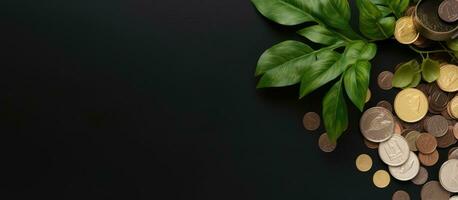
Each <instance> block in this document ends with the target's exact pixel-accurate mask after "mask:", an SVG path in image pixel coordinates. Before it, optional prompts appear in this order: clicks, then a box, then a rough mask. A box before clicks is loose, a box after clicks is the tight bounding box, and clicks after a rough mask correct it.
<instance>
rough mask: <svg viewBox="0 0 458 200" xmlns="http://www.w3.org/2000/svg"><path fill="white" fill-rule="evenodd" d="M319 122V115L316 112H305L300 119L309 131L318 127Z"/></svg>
mask: <svg viewBox="0 0 458 200" xmlns="http://www.w3.org/2000/svg"><path fill="white" fill-rule="evenodd" d="M320 123H321V120H320V115H318V114H317V113H316V112H308V113H305V115H304V118H303V119H302V124H303V125H304V128H305V129H306V130H309V131H314V130H316V129H318V128H320Z"/></svg>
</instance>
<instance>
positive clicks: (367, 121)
mask: <svg viewBox="0 0 458 200" xmlns="http://www.w3.org/2000/svg"><path fill="white" fill-rule="evenodd" d="M359 127H360V130H361V133H362V134H363V136H364V137H365V138H366V139H367V140H369V141H371V142H383V141H386V140H388V139H389V138H390V137H391V136H392V135H393V132H394V118H393V115H392V114H391V112H389V111H388V110H386V109H385V108H382V107H372V108H369V109H367V110H366V111H365V112H364V113H363V115H362V117H361V120H360V123H359Z"/></svg>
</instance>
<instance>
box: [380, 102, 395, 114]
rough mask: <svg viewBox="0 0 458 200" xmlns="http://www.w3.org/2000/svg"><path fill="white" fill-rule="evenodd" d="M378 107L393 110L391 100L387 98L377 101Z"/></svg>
mask: <svg viewBox="0 0 458 200" xmlns="http://www.w3.org/2000/svg"><path fill="white" fill-rule="evenodd" d="M377 107H383V108H385V109H387V110H388V111H390V112H393V106H392V105H391V103H390V102H388V101H385V100H382V101H380V102H378V103H377Z"/></svg>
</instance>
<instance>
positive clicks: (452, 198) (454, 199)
mask: <svg viewBox="0 0 458 200" xmlns="http://www.w3.org/2000/svg"><path fill="white" fill-rule="evenodd" d="M449 200H458V196H453V197H450V199H449Z"/></svg>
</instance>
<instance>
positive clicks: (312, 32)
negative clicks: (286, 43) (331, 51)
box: [297, 25, 345, 45]
mask: <svg viewBox="0 0 458 200" xmlns="http://www.w3.org/2000/svg"><path fill="white" fill-rule="evenodd" d="M297 33H298V34H299V35H302V36H304V37H306V38H307V39H309V40H310V41H312V42H315V43H319V44H324V45H332V44H336V43H339V42H344V41H345V38H344V37H343V36H341V35H339V34H337V33H336V32H334V31H331V30H329V29H327V28H326V27H324V26H322V25H314V26H309V27H307V28H304V29H302V30H300V31H298V32H297Z"/></svg>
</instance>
